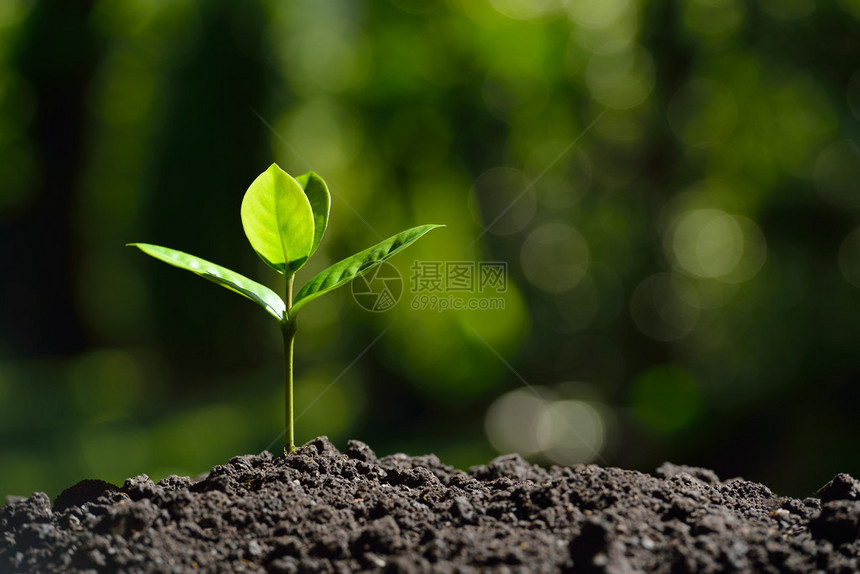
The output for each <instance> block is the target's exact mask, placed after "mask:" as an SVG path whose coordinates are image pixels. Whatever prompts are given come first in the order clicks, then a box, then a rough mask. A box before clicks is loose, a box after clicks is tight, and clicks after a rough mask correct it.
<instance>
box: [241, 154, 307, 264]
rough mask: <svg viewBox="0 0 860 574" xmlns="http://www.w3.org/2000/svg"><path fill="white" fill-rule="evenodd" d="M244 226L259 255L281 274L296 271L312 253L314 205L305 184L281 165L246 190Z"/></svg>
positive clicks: (243, 205)
mask: <svg viewBox="0 0 860 574" xmlns="http://www.w3.org/2000/svg"><path fill="white" fill-rule="evenodd" d="M242 227H244V228H245V235H246V236H247V237H248V241H250V242H251V247H253V248H254V251H256V252H257V255H259V256H260V258H261V259H262V260H263V261H265V262H266V264H268V265H269V266H270V267H272V268H273V269H274V270H275V271H278V272H279V273H288V272H289V273H291V274H292V273H295V271H296V269H298V268H299V267H301V266H302V265H304V263H305V261H307V258H308V257H309V256H310V254H311V247H312V246H313V241H314V215H313V211H311V205H310V203H309V202H308V198H307V196H306V195H305V194H304V192H303V191H302V188H301V186H300V185H299V184H298V183H296V180H294V179H293V178H292V177H290V176H289V174H287V172H285V171H284V170H282V169H281V168H280V167H278V166H277V164H274V163H273V164H272V165H271V166H270V167H269V169H267V170H266V171H264V172H263V173H261V174H260V175H259V177H257V179H255V180H254V183H252V184H251V187H249V188H248V191H246V192H245V197H244V198H243V199H242Z"/></svg>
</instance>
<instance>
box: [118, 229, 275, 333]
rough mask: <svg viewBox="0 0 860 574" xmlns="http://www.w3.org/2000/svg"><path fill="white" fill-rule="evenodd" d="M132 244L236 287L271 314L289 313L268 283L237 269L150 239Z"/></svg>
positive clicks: (218, 281) (237, 291)
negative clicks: (251, 277) (240, 272)
mask: <svg viewBox="0 0 860 574" xmlns="http://www.w3.org/2000/svg"><path fill="white" fill-rule="evenodd" d="M128 245H129V246H130V247H137V248H138V249H140V250H141V251H143V252H144V253H146V254H147V255H151V256H152V257H155V258H156V259H160V260H161V261H164V262H165V263H169V264H171V265H173V266H174V267H179V268H180V269H185V270H187V271H191V272H192V273H196V274H197V275H200V276H201V277H203V278H205V279H208V280H210V281H212V282H213V283H217V284H218V285H221V286H222V287H226V288H227V289H229V290H231V291H235V292H236V293H238V294H240V295H244V296H245V297H247V298H248V299H250V300H251V301H254V302H255V303H257V304H258V305H260V306H261V307H263V308H264V309H265V310H266V311H268V312H269V314H270V315H272V316H273V317H275V318H276V319H277V320H279V321H280V320H282V319H283V318H284V314H285V313H286V310H287V306H286V305H285V304H284V301H283V300H282V299H281V298H280V297H278V294H277V293H275V292H274V291H272V290H271V289H269V288H268V287H266V286H265V285H260V284H259V283H257V282H256V281H252V280H251V279H248V278H247V277H245V276H243V275H239V274H238V273H236V272H235V271H230V270H229V269H227V268H226V267H221V266H220V265H216V264H214V263H210V262H209V261H206V260H205V259H200V258H199V257H196V256H194V255H189V254H188V253H183V252H182V251H177V250H175V249H170V248H169V247H161V246H159V245H151V244H149V243H129V244H128Z"/></svg>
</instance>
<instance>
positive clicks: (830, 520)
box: [0, 437, 860, 573]
mask: <svg viewBox="0 0 860 574" xmlns="http://www.w3.org/2000/svg"><path fill="white" fill-rule="evenodd" d="M818 494H819V497H820V498H807V499H804V500H797V499H793V498H785V497H781V496H777V495H775V494H774V493H772V492H771V491H770V490H769V489H768V488H767V487H766V486H763V485H761V484H757V483H754V482H749V481H746V480H742V479H730V480H720V479H719V478H718V477H717V476H716V475H715V474H714V473H713V472H712V471H710V470H707V469H701V468H692V467H686V466H676V465H673V464H668V463H667V464H664V465H662V466H661V467H660V468H659V469H657V472H656V475H655V476H651V475H648V474H643V473H639V472H634V471H627V470H620V469H616V468H601V467H598V466H592V465H588V466H574V467H563V468H562V467H553V468H551V469H549V470H544V469H542V468H540V467H537V466H533V465H531V464H528V463H527V462H525V461H524V460H523V459H521V458H520V457H519V456H516V455H509V456H503V457H500V458H497V459H495V460H493V461H492V462H490V463H489V464H488V465H486V466H478V467H474V468H472V469H471V470H470V471H469V472H468V473H466V472H463V471H459V470H455V469H454V468H452V467H450V466H447V465H445V464H442V463H441V462H440V461H439V459H438V458H437V457H436V456H435V455H427V456H418V457H409V456H406V455H403V454H396V455H392V456H386V457H384V458H377V457H376V455H375V454H374V453H373V451H372V450H371V449H370V448H369V447H368V446H367V445H365V444H364V443H361V442H358V441H350V442H349V447H348V449H347V451H346V452H345V453H340V452H338V450H337V449H336V448H335V447H334V446H333V445H332V444H331V443H330V442H329V441H328V439H326V438H324V437H323V438H318V439H315V440H313V441H311V442H309V443H308V444H306V445H304V446H303V447H301V448H300V449H298V452H297V453H296V454H294V455H291V456H279V457H273V456H272V455H271V454H269V453H267V452H264V453H262V454H260V455H247V456H239V457H236V458H233V459H232V460H230V461H229V462H228V463H227V464H225V465H219V466H216V467H214V468H213V469H212V470H211V471H210V472H209V473H208V474H206V475H205V476H203V477H199V478H197V479H194V480H192V479H189V478H187V477H179V476H170V477H168V478H165V479H164V480H162V481H160V482H158V483H157V484H156V483H153V482H152V481H151V480H150V479H149V478H148V477H147V476H145V475H141V476H137V477H135V478H130V479H128V480H126V481H125V484H124V485H123V486H122V487H116V486H113V485H111V484H108V483H106V482H103V481H99V480H85V481H83V482H81V483H78V484H76V485H75V486H73V487H71V488H69V489H67V490H66V491H64V492H63V493H62V494H60V495H59V496H58V497H57V498H56V500H54V502H53V505H52V504H51V500H50V499H49V497H48V496H47V495H46V494H44V493H36V494H34V495H33V496H31V497H30V498H26V499H24V498H13V499H10V500H8V501H7V504H6V505H5V506H4V507H3V508H2V509H0V572H115V571H125V572H192V571H206V572H266V571H267V572H356V571H368V572H369V571H373V572H478V571H480V572H567V571H570V572H586V573H589V572H606V573H626V572H641V571H647V572H672V573H685V572H813V571H816V570H818V571H825V572H857V571H860V539H858V537H859V536H860V481H858V480H856V479H854V478H852V477H851V476H849V475H846V474H840V475H837V476H836V477H835V478H834V479H833V480H832V481H830V482H829V483H828V484H827V485H825V486H824V487H823V488H822V489H821V490H820V491H819V493H818Z"/></svg>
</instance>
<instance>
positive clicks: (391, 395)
mask: <svg viewBox="0 0 860 574" xmlns="http://www.w3.org/2000/svg"><path fill="white" fill-rule="evenodd" d="M858 37H860V4H858V2H857V1H856V0H838V1H837V2H832V3H823V2H814V1H813V0H790V1H784V2H779V1H776V0H762V1H761V2H757V3H746V2H742V1H740V0H685V1H683V2H678V3H666V2H663V3H660V2H658V3H643V2H634V1H632V0H536V1H527V0H490V1H488V2H448V3H440V2H432V1H429V0H392V1H391V2H339V3H338V2H335V3H328V2H318V1H316V0H295V1H293V2H280V1H277V0H260V1H259V2H243V3H238V4H236V3H224V2H207V3H200V2H194V1H193V0H177V1H175V2H170V3H158V2H150V1H145V0H132V1H130V2H111V1H106V0H105V1H98V2H95V3H90V4H86V5H84V6H80V7H78V8H76V9H73V10H69V9H68V8H67V7H64V5H63V4H62V3H52V2H33V1H30V0H4V1H3V2H0V258H2V261H3V263H4V272H2V273H0V300H1V301H3V302H4V304H3V305H0V461H2V464H0V491H2V492H0V495H3V494H10V493H14V494H29V493H30V492H31V491H33V490H46V491H48V492H49V494H51V495H55V494H57V493H58V492H59V491H60V490H62V489H63V488H65V487H67V486H69V485H70V484H71V483H73V482H74V481H76V480H79V479H82V478H87V477H92V478H105V479H109V480H114V481H117V482H119V481H121V480H122V479H123V478H124V477H126V476H131V475H135V474H138V473H140V472H147V473H149V474H150V475H151V476H153V478H158V477H159V476H163V475H165V474H167V473H169V472H180V473H187V474H197V473H199V472H202V471H205V470H206V469H208V468H209V467H210V466H211V465H212V464H215V463H219V462H223V461H225V460H228V459H229V458H230V457H232V456H234V455H236V454H241V453H245V452H259V451H261V450H263V449H264V448H270V449H271V450H273V451H275V452H277V451H278V450H279V448H280V444H279V439H278V434H279V433H280V432H281V431H282V426H283V412H282V411H283V381H282V376H283V373H282V372H281V369H282V361H281V358H280V353H281V341H280V334H279V332H278V329H277V327H276V325H275V324H274V323H273V322H271V319H270V318H269V317H267V316H266V315H265V313H262V312H260V311H259V310H257V309H254V308H253V305H252V304H250V303H249V302H248V301H243V300H241V299H240V298H236V297H233V295H231V294H229V293H227V292H222V290H218V289H217V288H214V287H213V286H211V285H208V284H205V283H203V282H200V281H199V279H198V278H196V277H193V276H190V274H188V276H185V275H182V273H180V272H178V271H176V270H175V269H169V268H168V267H167V266H160V265H159V264H157V263H154V262H152V261H147V260H143V259H142V258H140V257H138V256H135V255H134V254H133V253H131V252H130V250H128V249H126V248H125V247H124V245H125V244H126V243H128V242H130V241H151V242H154V243H159V244H164V245H169V246H172V247H176V248H178V249H183V250H187V251H188V252H191V253H196V254H199V255H200V256H203V257H205V258H207V259H210V260H212V261H215V262H217V263H219V264H223V265H226V266H228V267H230V268H233V269H236V270H237V271H240V272H242V273H243V274H247V275H248V276H249V277H251V278H253V279H255V280H258V281H260V282H262V283H263V284H265V285H267V286H269V287H271V288H272V289H274V290H275V291H277V292H279V293H282V292H283V291H284V290H285V285H284V282H283V278H282V277H280V276H278V275H277V274H274V273H272V272H271V270H270V269H268V268H267V267H266V265H265V264H264V263H263V262H262V261H260V260H259V258H258V257H257V256H256V255H255V254H254V253H253V252H252V251H251V250H249V249H248V246H247V244H246V240H245V238H244V235H243V232H242V228H241V224H240V219H239V216H238V205H239V202H240V200H241V197H242V194H243V192H244V191H245V189H246V188H247V186H248V184H249V182H250V181H251V180H252V179H253V177H254V176H255V175H256V174H258V173H260V171H262V169H264V168H265V167H266V166H268V165H269V164H270V163H271V162H273V161H275V162H278V163H279V164H280V165H281V166H282V167H284V168H285V169H286V170H287V171H288V172H290V173H294V174H301V173H304V172H306V171H308V170H314V171H316V172H318V173H319V174H320V175H322V176H323V177H324V178H325V180H326V182H327V183H328V185H329V188H330V189H331V191H332V193H333V200H332V210H331V218H330V221H329V229H328V233H327V235H326V237H325V239H324V240H323V243H322V244H321V245H320V248H319V250H318V251H317V253H316V255H315V256H314V258H312V259H311V261H310V262H309V263H308V265H307V266H306V267H305V268H304V269H302V270H301V271H300V273H299V276H298V277H297V281H298V283H299V284H300V285H301V284H303V283H304V282H305V281H306V280H308V279H310V278H311V277H312V276H313V275H314V274H315V273H317V272H319V271H321V270H322V269H324V268H325V267H327V266H328V265H331V264H332V263H334V262H337V261H339V260H341V259H342V258H344V257H346V256H347V255H349V254H351V253H354V252H355V251H358V250H360V249H363V248H365V247H368V246H370V245H373V244H374V243H376V242H378V241H379V240H381V239H383V238H385V237H388V236H390V235H392V234H393V233H395V232H396V231H398V230H400V229H404V228H407V227H411V226H414V225H418V224H421V223H425V222H426V223H430V222H434V223H443V224H446V227H445V228H444V229H440V230H439V231H438V232H434V233H433V234H432V235H431V236H429V237H428V239H427V240H426V241H425V240H422V241H421V242H419V243H418V244H416V245H415V246H412V247H410V248H409V250H408V251H407V252H405V254H403V255H398V256H397V257H395V258H394V259H393V260H392V263H393V265H394V266H395V267H396V268H397V269H398V271H399V273H400V274H401V276H402V277H403V280H404V294H403V299H402V300H401V302H400V303H398V304H397V305H396V306H395V307H394V308H393V309H391V310H390V311H388V312H386V313H367V312H364V311H363V310H362V309H360V308H357V306H356V305H355V302H354V301H353V299H352V298H351V297H350V295H349V293H348V291H346V290H340V291H334V292H332V293H331V294H328V295H326V297H325V298H323V299H322V300H320V301H319V302H314V303H313V304H312V305H309V306H308V307H307V308H306V309H305V310H303V311H302V316H301V318H300V327H299V332H300V335H299V338H298V340H297V347H296V363H297V364H296V390H295V396H296V399H297V400H296V402H297V409H298V410H299V411H300V412H301V411H304V409H306V408H307V409H308V411H307V413H306V414H305V415H303V418H302V419H301V421H300V423H299V426H298V429H297V433H298V437H299V439H300V440H305V439H308V438H312V436H314V435H317V434H328V435H329V436H330V437H331V438H333V439H334V440H335V442H336V443H338V441H339V446H343V443H344V442H345V440H346V439H348V438H358V439H361V440H365V441H366V442H368V443H370V444H371V445H372V446H373V448H374V449H375V450H376V451H377V452H378V453H380V454H387V453H390V452H393V451H396V450H404V451H408V452H411V453H426V452H436V453H437V454H439V455H440V457H441V458H442V459H443V460H444V461H445V462H449V463H453V464H457V465H459V466H460V467H462V468H467V467H468V466H471V465H474V464H483V463H486V462H487V460H489V458H490V457H492V456H494V455H495V454H496V453H498V452H512V451H518V452H521V453H522V454H524V455H526V456H528V457H530V459H531V460H534V461H535V462H539V463H542V464H571V463H575V462H585V461H593V462H598V463H600V464H610V465H616V466H621V467H625V468H635V469H638V470H644V471H651V470H653V469H654V468H655V467H656V466H657V465H659V464H660V463H661V462H662V461H664V460H672V461H674V462H680V463H691V464H698V465H702V466H710V467H714V468H715V469H716V470H717V471H718V473H719V474H720V475H721V476H736V475H744V476H745V477H748V478H751V479H754V480H759V481H762V482H765V483H767V484H768V485H769V486H771V487H772V488H773V489H774V491H778V492H780V494H792V495H796V496H801V497H802V496H809V495H811V494H812V493H814V492H815V489H816V488H818V487H819V486H820V485H821V484H822V483H823V482H825V481H826V480H828V479H829V478H830V477H832V475H833V474H834V473H835V472H851V473H853V474H855V475H858V474H860V467H858V464H860V462H858V460H857V457H855V456H852V454H853V450H852V446H853V442H852V437H855V436H857V434H858V433H860V422H858V418H857V416H856V412H855V411H856V408H855V406H856V404H857V400H856V399H857V397H856V391H855V389H856V388H857V385H855V384H854V382H855V380H856V378H857V373H860V362H858V358H857V357H858V355H857V353H856V349H855V346H856V345H855V344H854V341H856V340H857V339H858V337H860V305H858V301H860V299H858V297H860V291H858V289H860V213H858V211H857V208H858V207H860V191H858V189H860V188H858V185H857V182H858V181H860V150H858V147H857V146H858V131H857V125H856V122H857V120H858V119H860V70H858V67H857V66H858V64H857V62H856V57H854V56H855V52H856V50H854V49H853V46H855V45H856V39H857V38H858ZM417 261H422V262H437V263H445V262H472V263H475V264H479V263H480V262H500V263H504V264H505V265H506V272H505V278H506V283H505V287H504V288H503V289H500V290H496V289H493V288H488V287H486V286H484V287H481V286H478V285H473V286H472V287H473V288H471V289H463V290H459V291H451V290H449V291H446V290H445V289H444V288H443V289H442V290H441V291H439V292H434V293H413V292H412V291H411V287H412V281H411V277H410V274H411V273H412V271H411V269H412V265H413V264H414V263H415V262H417ZM431 294H432V295H436V296H437V297H444V298H445V301H446V303H450V302H456V303H458V304H463V305H473V308H469V309H448V310H445V311H438V310H429V309H425V310H416V309H413V307H412V302H413V299H414V297H420V296H429V295H431ZM559 381H581V382H579V383H576V384H572V383H559ZM524 382H525V383H527V385H526V384H525V383H524ZM528 385H531V386H532V387H533V388H534V389H536V390H537V395H535V394H534V393H532V392H531V391H530V390H529V386H528ZM515 388H516V389H518V390H512V389H515ZM508 393H510V394H508ZM499 413H502V414H499ZM485 415H486V416H485ZM786 421H790V424H788V423H787V422H786ZM643 430H644V431H646V432H643ZM774 444H777V445H780V448H777V449H774V448H772V445H774ZM822 444H824V445H829V446H828V447H827V448H826V449H825V448H822V447H821V446H820V445H822ZM595 453H597V454H599V456H596V455H595ZM798 456H801V457H803V458H804V459H805V460H806V459H807V458H808V459H809V460H814V462H815V464H809V465H805V466H804V468H803V469H799V470H798V468H797V464H796V461H797V458H798ZM45 461H49V463H48V462H45Z"/></svg>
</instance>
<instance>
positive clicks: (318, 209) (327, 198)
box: [295, 171, 331, 257]
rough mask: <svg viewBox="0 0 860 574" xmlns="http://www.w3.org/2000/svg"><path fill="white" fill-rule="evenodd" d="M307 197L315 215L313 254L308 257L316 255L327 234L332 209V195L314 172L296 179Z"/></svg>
mask: <svg viewBox="0 0 860 574" xmlns="http://www.w3.org/2000/svg"><path fill="white" fill-rule="evenodd" d="M295 180H296V183H298V184H299V185H300V186H301V187H302V190H303V191H304V192H305V195H306V196H307V198H308V203H310V204H311V211H313V214H314V242H313V245H312V246H311V252H310V255H308V257H310V256H311V255H313V254H314V252H315V251H316V250H317V247H319V244H320V241H322V238H323V235H324V234H325V229H326V226H327V225H328V213H329V209H330V208H331V195H330V194H329V192H328V186H326V184H325V181H323V178H321V177H320V176H318V175H317V174H315V173H314V172H312V171H309V172H308V173H306V174H304V175H300V176H298V177H297V178H295Z"/></svg>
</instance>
